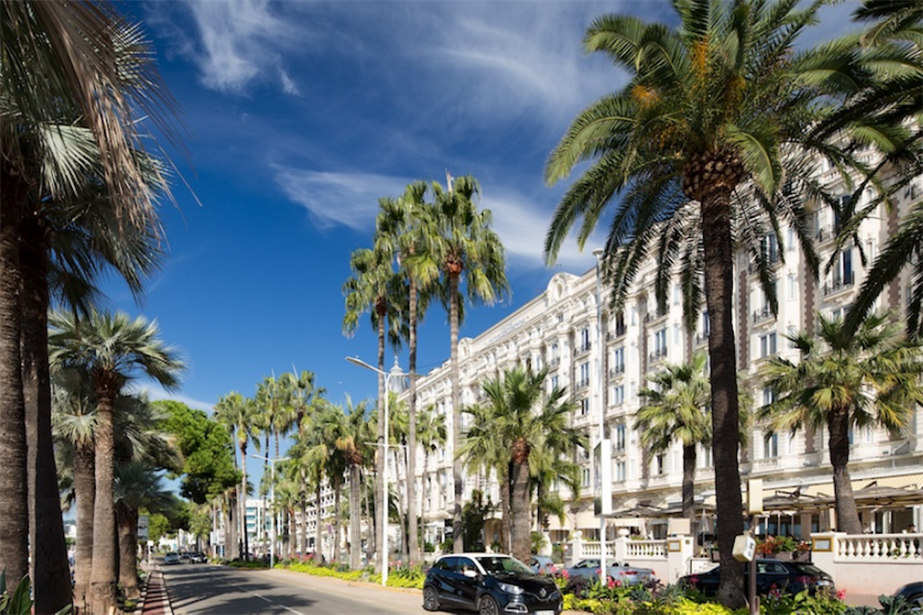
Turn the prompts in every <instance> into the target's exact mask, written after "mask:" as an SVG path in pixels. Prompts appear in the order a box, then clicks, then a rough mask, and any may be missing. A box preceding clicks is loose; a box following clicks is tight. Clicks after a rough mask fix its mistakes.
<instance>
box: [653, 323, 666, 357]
mask: <svg viewBox="0 0 923 615" xmlns="http://www.w3.org/2000/svg"><path fill="white" fill-rule="evenodd" d="M665 356H667V330H666V328H663V329H660V330H658V331H655V332H654V352H653V353H652V354H651V360H653V361H656V360H658V359H662V358H664V357H665Z"/></svg>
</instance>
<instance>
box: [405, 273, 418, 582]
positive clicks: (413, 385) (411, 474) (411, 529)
mask: <svg viewBox="0 0 923 615" xmlns="http://www.w3.org/2000/svg"><path fill="white" fill-rule="evenodd" d="M409 307H410V314H409V319H410V339H409V341H408V346H409V349H408V350H409V358H408V360H409V370H410V391H409V396H410V399H409V402H410V403H409V404H408V415H409V416H408V425H407V447H408V454H407V529H408V532H407V534H408V535H407V548H408V550H409V552H410V553H409V557H408V560H409V561H410V565H411V566H415V565H416V564H418V563H419V562H420V543H419V537H418V536H417V485H416V480H417V475H416V471H417V467H416V466H417V376H416V373H417V285H416V280H415V279H414V278H413V276H411V277H410V306H409Z"/></svg>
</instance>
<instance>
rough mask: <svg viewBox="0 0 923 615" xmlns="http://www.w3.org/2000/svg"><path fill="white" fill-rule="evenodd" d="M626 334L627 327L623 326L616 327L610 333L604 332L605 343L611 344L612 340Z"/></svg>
mask: <svg viewBox="0 0 923 615" xmlns="http://www.w3.org/2000/svg"><path fill="white" fill-rule="evenodd" d="M626 333H628V327H626V326H625V325H618V326H616V327H615V329H613V330H612V331H606V341H607V342H611V341H612V340H617V339H619V338H620V337H625V334H626Z"/></svg>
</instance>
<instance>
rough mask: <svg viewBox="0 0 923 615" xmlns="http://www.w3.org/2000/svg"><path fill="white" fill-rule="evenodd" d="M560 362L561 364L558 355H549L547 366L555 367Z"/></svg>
mask: <svg viewBox="0 0 923 615" xmlns="http://www.w3.org/2000/svg"><path fill="white" fill-rule="evenodd" d="M560 364H561V358H560V357H551V360H550V361H548V367H550V368H551V369H554V368H555V367H557V366H558V365H560Z"/></svg>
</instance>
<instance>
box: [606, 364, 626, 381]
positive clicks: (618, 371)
mask: <svg viewBox="0 0 923 615" xmlns="http://www.w3.org/2000/svg"><path fill="white" fill-rule="evenodd" d="M624 373H625V364H624V363H622V364H621V365H615V366H614V367H610V368H609V377H610V378H618V377H619V376H621V375H623V374H624Z"/></svg>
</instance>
